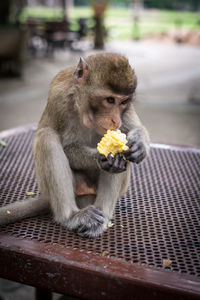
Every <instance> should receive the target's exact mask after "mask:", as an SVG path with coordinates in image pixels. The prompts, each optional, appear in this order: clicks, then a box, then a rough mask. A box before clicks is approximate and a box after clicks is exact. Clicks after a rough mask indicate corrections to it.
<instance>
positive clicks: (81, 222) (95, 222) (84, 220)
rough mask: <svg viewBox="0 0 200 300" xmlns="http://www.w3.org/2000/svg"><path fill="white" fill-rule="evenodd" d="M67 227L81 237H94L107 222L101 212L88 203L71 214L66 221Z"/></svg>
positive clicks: (104, 227)
mask: <svg viewBox="0 0 200 300" xmlns="http://www.w3.org/2000/svg"><path fill="white" fill-rule="evenodd" d="M67 228H69V229H71V230H73V231H75V232H77V234H78V235H80V236H82V237H88V238H96V237H98V236H99V235H101V234H102V233H103V231H104V230H105V229H106V228H107V222H106V218H105V217H104V214H103V212H102V211H101V210H99V209H98V208H96V207H95V206H93V205H90V206H88V207H86V208H83V209H81V210H80V211H79V212H77V213H76V214H75V215H73V216H72V217H71V218H70V219H69V221H68V222H67Z"/></svg>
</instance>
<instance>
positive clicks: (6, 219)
mask: <svg viewBox="0 0 200 300" xmlns="http://www.w3.org/2000/svg"><path fill="white" fill-rule="evenodd" d="M49 210H50V205H49V202H48V200H47V199H45V198H42V197H41V196H37V197H34V198H29V199H26V200H22V201H16V202H14V203H11V204H8V205H6V206H3V207H1V208H0V226H1V225H6V224H10V223H14V222H16V221H20V220H22V219H25V218H29V217H34V216H37V215H39V214H41V213H45V212H47V211H49Z"/></svg>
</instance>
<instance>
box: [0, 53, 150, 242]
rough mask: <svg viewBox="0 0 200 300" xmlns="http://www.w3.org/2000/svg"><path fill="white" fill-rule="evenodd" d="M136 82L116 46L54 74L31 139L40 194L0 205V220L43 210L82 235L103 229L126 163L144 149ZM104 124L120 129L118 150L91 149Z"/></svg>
mask: <svg viewBox="0 0 200 300" xmlns="http://www.w3.org/2000/svg"><path fill="white" fill-rule="evenodd" d="M136 86H137V77H136V74H135V71H134V69H133V68H132V67H131V66H130V64H129V62H128V60H127V59H126V58H125V57H124V56H122V55H120V54H113V53H104V54H95V55H91V56H89V57H87V58H86V59H83V58H80V60H79V62H78V64H77V66H75V67H69V68H67V69H64V70H62V71H60V72H59V73H58V74H57V76H56V77H55V78H54V79H53V81H52V83H51V86H50V91H49V95H48V101H47V105H46V107H45V109H44V112H43V114H42V117H41V119H40V122H39V125H38V128H37V131H36V134H35V137H34V143H33V155H34V167H35V174H36V180H37V183H38V186H39V191H40V196H38V197H36V198H32V199H30V200H25V201H19V202H16V203H14V204H11V205H8V206H5V207H3V208H1V209H0V225H3V224H7V223H9V222H15V221H16V220H19V219H22V218H25V217H30V216H34V215H37V214H39V213H41V212H44V211H47V210H50V211H51V212H52V213H53V217H54V220H55V222H56V223H58V224H60V225H62V226H64V227H66V228H67V229H69V230H72V231H75V232H76V233H77V234H78V235H79V236H81V237H86V238H96V237H98V236H100V235H101V234H102V233H103V232H104V231H105V230H106V229H107V224H108V222H109V220H110V219H111V218H112V216H113V212H114V209H115V206H116V202H117V200H118V198H119V197H121V196H122V195H123V194H124V193H125V192H126V191H127V188H128V186H129V182H130V164H131V163H136V164H138V163H140V162H141V161H143V159H144V158H145V157H146V156H147V155H148V153H149V149H150V146H149V143H150V142H149V140H150V138H149V134H148V132H147V130H146V128H145V127H144V126H143V125H142V123H141V121H140V119H139V117H138V115H137V113H136V111H135V108H134V99H135V92H136ZM108 129H110V130H116V129H120V130H121V131H122V132H123V133H125V134H126V135H127V139H128V146H129V150H127V151H124V152H123V156H122V155H119V154H116V155H115V156H112V155H108V157H106V156H104V155H101V154H99V153H98V151H97V143H98V142H99V141H100V140H101V138H102V136H103V135H104V134H105V133H106V132H107V130H108ZM124 158H125V159H124ZM8 210H9V211H10V212H11V214H10V215H6V211H8Z"/></svg>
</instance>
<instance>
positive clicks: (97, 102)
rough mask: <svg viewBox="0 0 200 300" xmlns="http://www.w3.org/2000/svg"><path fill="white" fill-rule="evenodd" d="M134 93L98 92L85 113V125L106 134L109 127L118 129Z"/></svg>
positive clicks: (91, 99)
mask: <svg viewBox="0 0 200 300" xmlns="http://www.w3.org/2000/svg"><path fill="white" fill-rule="evenodd" d="M131 100H132V94H130V95H119V94H114V93H112V92H110V91H100V92H99V93H97V92H96V95H94V94H93V95H92V97H91V98H90V99H89V108H88V109H87V112H86V113H84V114H83V125H84V126H86V127H88V128H93V129H94V130H95V131H96V132H97V133H98V134H100V135H104V134H105V133H106V132H107V130H108V129H110V130H116V129H118V128H120V127H121V125H122V116H123V113H124V112H125V111H126V110H127V109H128V107H129V105H130V102H131Z"/></svg>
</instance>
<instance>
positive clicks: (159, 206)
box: [0, 126, 200, 300]
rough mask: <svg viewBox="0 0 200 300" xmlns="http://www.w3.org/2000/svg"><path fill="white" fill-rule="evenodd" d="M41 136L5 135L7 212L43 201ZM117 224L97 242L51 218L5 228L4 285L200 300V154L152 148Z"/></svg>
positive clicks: (2, 201)
mask: <svg viewBox="0 0 200 300" xmlns="http://www.w3.org/2000/svg"><path fill="white" fill-rule="evenodd" d="M34 131H35V128H34V127H33V126H26V127H23V128H17V129H14V130H9V131H5V132H2V133H0V139H2V140H4V141H5V142H6V143H7V146H6V147H2V146H0V205H1V206H3V205H6V204H8V203H11V202H14V201H16V200H21V199H24V198H26V197H27V201H28V196H26V192H34V193H36V194H37V193H38V188H37V184H36V182H35V177H34V168H33V157H32V140H33V135H34ZM112 222H113V226H112V227H110V228H108V230H107V231H106V232H105V233H104V234H103V235H102V237H100V238H97V239H94V240H90V239H83V238H80V237H78V236H77V235H76V234H75V233H73V232H70V231H68V230H66V229H65V228H63V227H61V226H59V225H57V224H55V223H54V222H53V220H52V216H51V215H43V216H39V217H35V218H30V219H26V220H23V221H21V222H17V223H15V224H10V225H7V226H4V227H1V228H0V277H2V278H6V279H10V280H14V281H18V282H21V283H25V284H28V285H32V286H34V287H36V288H38V289H39V290H40V291H41V290H44V291H45V290H46V291H54V292H58V293H61V294H65V295H71V296H75V297H78V298H79V299H82V298H83V299H95V300H98V299H115V300H117V299H120V300H121V299H154V300H155V299H162V300H164V299H167V300H169V299H170V300H171V299H176V300H177V299H190V300H191V299H200V150H199V149H193V148H190V147H176V146H168V145H161V144H152V145H151V153H150V156H149V157H148V159H146V160H145V161H144V162H143V163H141V164H139V165H132V177H131V185H130V188H129V190H128V192H127V194H126V195H125V196H124V197H123V198H121V199H120V200H119V202H118V204H117V207H116V209H115V215H114V218H113V221H112ZM167 265H168V266H167ZM47 295H49V294H48V293H47V294H46V296H47ZM41 299H45V298H44V294H43V296H42V297H41Z"/></svg>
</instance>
